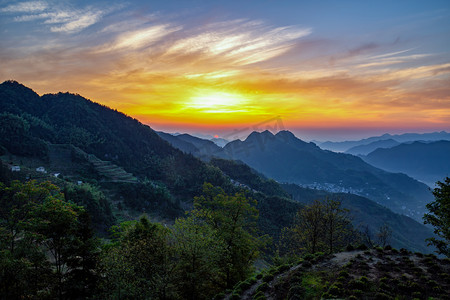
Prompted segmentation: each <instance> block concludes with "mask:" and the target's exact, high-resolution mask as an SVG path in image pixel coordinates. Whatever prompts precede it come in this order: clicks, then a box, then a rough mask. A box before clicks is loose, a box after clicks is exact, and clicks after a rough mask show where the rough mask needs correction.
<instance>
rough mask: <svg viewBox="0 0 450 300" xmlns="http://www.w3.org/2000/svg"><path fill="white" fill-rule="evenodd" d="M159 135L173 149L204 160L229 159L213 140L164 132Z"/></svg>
mask: <svg viewBox="0 0 450 300" xmlns="http://www.w3.org/2000/svg"><path fill="white" fill-rule="evenodd" d="M158 135H159V136H160V137H161V138H162V139H164V140H166V141H167V142H169V143H170V144H171V145H172V146H173V147H175V148H178V149H179V150H181V151H183V152H184V153H190V154H192V155H194V156H196V157H198V158H200V159H203V160H209V159H210V158H212V157H219V158H228V156H227V154H226V153H225V152H224V151H223V149H222V147H220V146H218V145H217V144H216V143H215V142H213V141H211V140H206V139H202V138H199V137H195V136H192V135H189V134H187V133H183V134H178V135H176V136H175V135H171V134H168V133H164V132H158Z"/></svg>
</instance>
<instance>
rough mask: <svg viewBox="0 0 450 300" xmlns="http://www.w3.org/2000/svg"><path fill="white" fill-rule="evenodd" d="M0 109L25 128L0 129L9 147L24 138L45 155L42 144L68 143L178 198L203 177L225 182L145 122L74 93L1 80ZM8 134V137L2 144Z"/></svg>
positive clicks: (189, 196)
mask: <svg viewBox="0 0 450 300" xmlns="http://www.w3.org/2000/svg"><path fill="white" fill-rule="evenodd" d="M0 111H2V112H3V117H2V119H3V120H4V119H5V118H6V117H7V118H9V119H11V118H13V119H14V120H15V123H13V122H10V121H8V124H13V125H11V126H13V127H14V126H15V127H17V128H22V127H23V128H24V129H23V130H22V131H23V132H22V131H21V136H17V137H16V138H14V137H13V136H11V133H8V131H6V130H5V131H2V137H3V138H2V140H3V146H4V147H6V148H9V150H11V151H12V152H14V151H15V148H14V147H12V146H14V143H17V144H20V146H23V142H24V141H25V140H29V141H30V144H32V145H31V146H30V149H34V148H36V147H35V145H39V146H40V147H41V148H42V151H40V152H39V153H34V154H36V155H40V156H41V157H43V158H45V156H46V155H47V153H46V151H47V150H46V149H45V147H46V146H45V145H46V144H71V145H74V146H77V147H79V148H80V149H82V150H83V151H84V152H86V153H88V154H94V155H95V156H96V157H98V158H99V159H101V160H105V161H110V162H111V163H112V164H115V165H118V166H120V167H122V168H123V169H124V170H125V171H126V172H129V173H132V174H134V175H135V176H137V177H138V178H141V179H143V178H147V179H150V180H154V181H160V182H163V183H164V184H165V185H166V186H167V187H168V188H169V190H170V191H171V193H172V194H173V195H175V196H177V197H178V198H179V199H180V200H182V201H184V200H188V199H192V197H193V196H194V195H198V194H199V193H200V191H201V189H202V185H203V183H204V182H205V181H207V182H211V183H213V184H215V185H220V186H223V185H226V184H227V183H226V177H225V176H224V175H223V174H221V173H220V172H219V173H217V169H213V168H211V167H210V166H208V165H206V164H205V163H203V162H201V161H200V160H198V159H196V158H194V157H193V156H192V155H188V154H185V153H183V152H182V151H180V150H178V149H176V148H174V147H172V146H171V145H170V144H169V143H167V142H166V141H164V140H163V139H161V138H160V137H159V136H158V134H156V132H154V131H153V130H152V129H151V128H150V127H149V126H146V125H143V124H141V123H140V122H139V121H137V120H135V119H133V118H131V117H128V116H126V115H124V114H123V113H120V112H118V111H115V110H112V109H110V108H108V107H105V106H102V105H99V104H97V103H94V102H92V101H90V100H87V99H85V98H83V97H81V96H79V95H74V94H69V93H58V94H47V95H43V96H42V97H39V95H37V94H36V93H34V92H33V91H32V90H31V89H29V88H27V87H25V86H23V85H21V84H19V83H17V82H13V81H6V82H4V83H2V84H1V85H0ZM5 113H9V114H10V115H5ZM17 128H16V129H17ZM10 132H11V131H10ZM7 140H11V142H10V143H9V144H8V143H6V144H5V141H7ZM211 143H212V142H211ZM16 148H18V149H19V150H20V149H21V148H23V147H16ZM14 154H16V153H14ZM17 154H20V153H17ZM22 154H26V155H28V154H29V155H33V153H28V154H27V153H22Z"/></svg>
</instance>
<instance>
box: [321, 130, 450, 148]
mask: <svg viewBox="0 0 450 300" xmlns="http://www.w3.org/2000/svg"><path fill="white" fill-rule="evenodd" d="M388 139H393V140H395V141H397V142H400V143H404V142H412V141H440V140H450V133H448V132H445V131H440V132H432V133H404V134H394V135H391V134H388V133H385V134H383V135H381V136H374V137H370V138H366V139H362V140H357V141H344V142H323V143H320V144H319V146H320V148H322V149H325V150H332V151H337V152H345V151H347V150H349V149H350V148H352V147H356V146H360V145H367V144H370V143H372V142H376V141H381V140H388Z"/></svg>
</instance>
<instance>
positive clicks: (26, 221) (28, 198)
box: [0, 181, 97, 298]
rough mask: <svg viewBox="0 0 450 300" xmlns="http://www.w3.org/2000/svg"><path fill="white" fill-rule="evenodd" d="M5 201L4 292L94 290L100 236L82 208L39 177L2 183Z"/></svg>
mask: <svg viewBox="0 0 450 300" xmlns="http://www.w3.org/2000/svg"><path fill="white" fill-rule="evenodd" d="M0 202H1V203H0V221H1V227H0V229H1V230H0V233H1V243H0V252H1V253H2V256H1V257H2V258H1V259H0V264H1V265H2V268H4V270H5V271H6V272H2V274H1V275H0V276H4V278H2V280H0V282H2V284H1V285H0V292H1V294H2V295H5V296H6V298H9V297H11V298H17V297H34V296H36V295H38V294H40V295H47V297H53V298H62V297H65V298H70V297H74V298H77V297H83V296H86V295H89V294H92V293H93V290H94V286H95V282H96V279H97V275H96V274H95V271H94V269H95V263H96V260H97V257H96V255H97V254H96V249H97V240H96V239H95V238H94V234H93V231H92V230H91V228H90V223H89V216H88V215H87V214H86V212H85V211H84V209H83V208H82V207H80V206H77V205H75V204H73V203H69V202H66V201H65V200H64V198H63V195H62V194H61V193H60V192H59V190H58V188H57V187H56V186H54V185H51V184H50V183H48V182H43V183H36V182H34V181H30V182H27V183H24V184H22V183H20V182H17V181H14V182H12V184H11V186H10V187H6V186H4V185H3V184H0ZM11 280H13V281H14V283H11V282H10V281H11Z"/></svg>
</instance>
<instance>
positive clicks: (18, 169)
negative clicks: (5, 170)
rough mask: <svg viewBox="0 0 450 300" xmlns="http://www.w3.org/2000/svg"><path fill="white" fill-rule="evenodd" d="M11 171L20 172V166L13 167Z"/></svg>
mask: <svg viewBox="0 0 450 300" xmlns="http://www.w3.org/2000/svg"><path fill="white" fill-rule="evenodd" d="M11 171H13V172H20V166H12V167H11Z"/></svg>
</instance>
